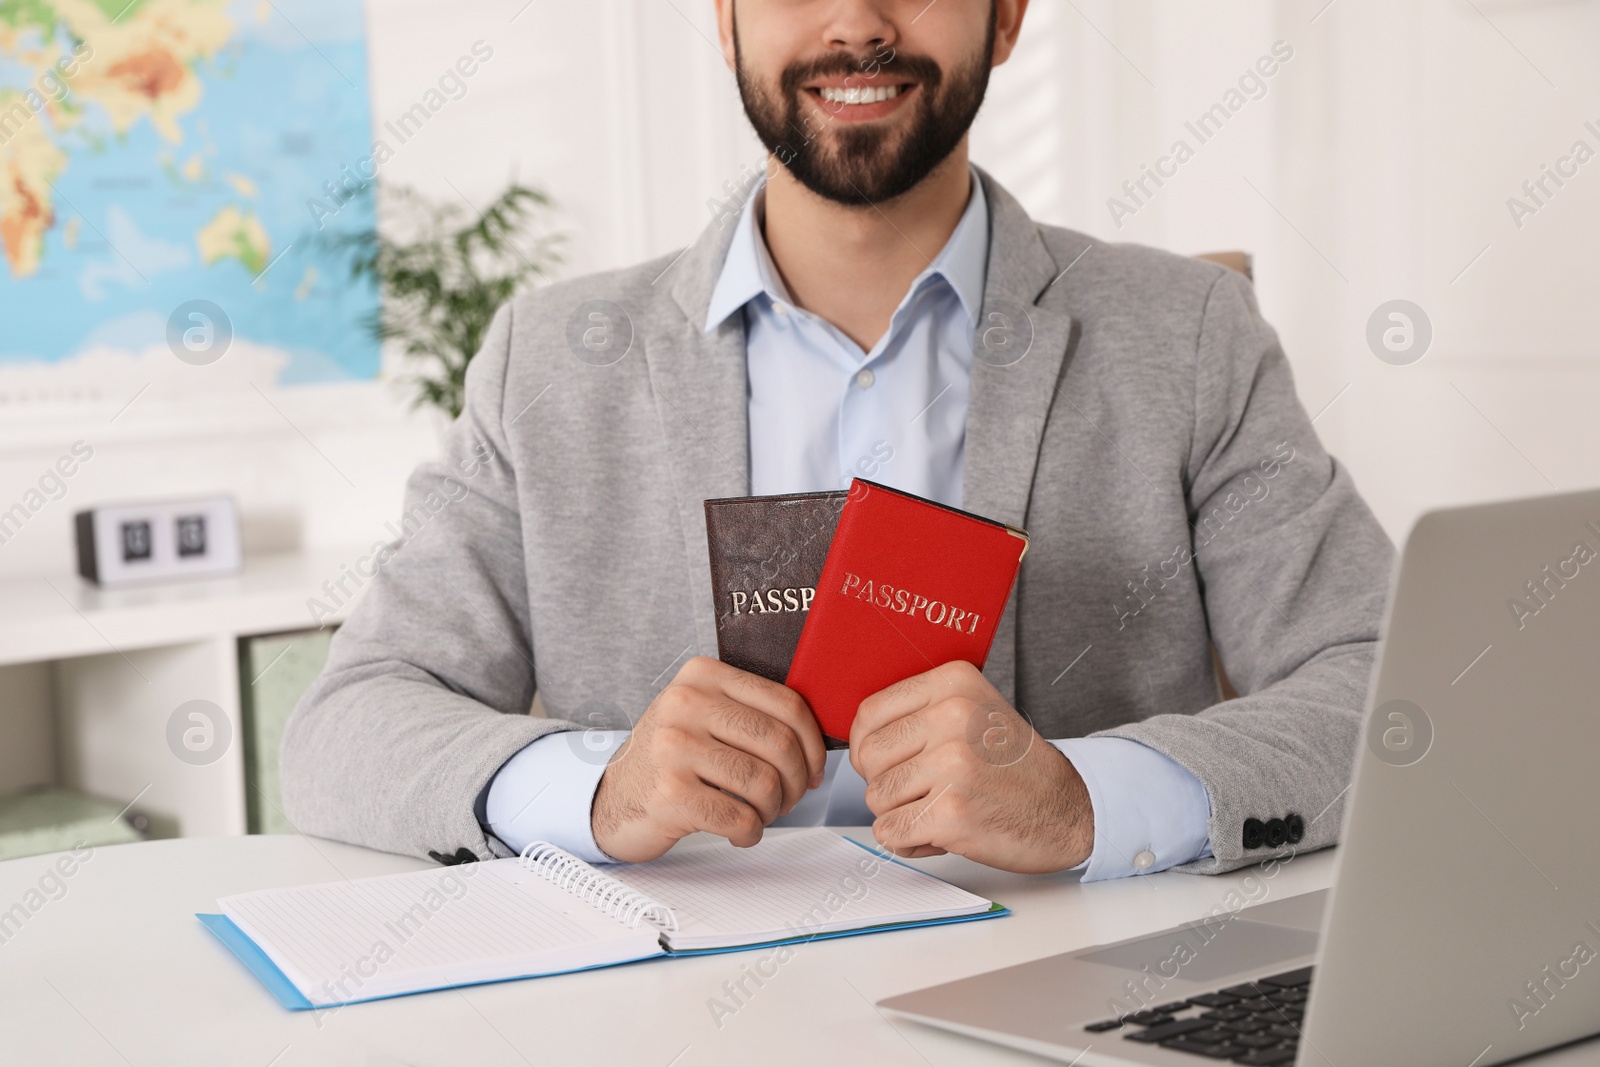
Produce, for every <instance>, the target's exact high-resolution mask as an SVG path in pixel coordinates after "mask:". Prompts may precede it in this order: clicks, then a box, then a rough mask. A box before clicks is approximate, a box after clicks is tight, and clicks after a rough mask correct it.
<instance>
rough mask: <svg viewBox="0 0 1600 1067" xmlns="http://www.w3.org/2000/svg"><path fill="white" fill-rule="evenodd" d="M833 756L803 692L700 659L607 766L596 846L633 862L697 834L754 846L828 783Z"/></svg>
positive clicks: (595, 812)
mask: <svg viewBox="0 0 1600 1067" xmlns="http://www.w3.org/2000/svg"><path fill="white" fill-rule="evenodd" d="M826 758H827V757H826V753H825V751H824V749H823V744H822V730H821V729H820V728H819V727H818V726H817V720H816V717H815V716H813V715H812V714H811V709H810V708H809V707H807V706H806V702H805V700H804V699H803V698H802V697H801V696H800V694H799V693H796V692H795V691H794V690H793V689H790V688H788V687H787V686H783V685H779V684H778V683H777V682H773V681H768V680H767V679H765V678H762V677H760V676H759V675H755V674H751V673H749V672H748V671H741V670H739V669H738V668H737V667H730V666H728V665H727V664H726V663H723V662H721V661H720V660H714V659H709V658H707V657H705V656H696V657H695V658H694V659H691V660H690V661H689V662H687V663H685V664H684V665H683V667H682V668H681V669H680V670H679V671H678V674H677V677H675V678H673V680H672V683H671V684H670V685H668V686H667V687H666V688H665V689H663V690H662V691H661V692H660V694H659V695H657V697H656V699H655V701H654V703H652V704H651V705H650V707H649V708H648V709H647V710H646V711H645V713H644V715H643V716H642V717H641V718H640V719H639V722H638V724H637V725H636V726H634V728H633V733H632V734H631V735H630V736H629V737H628V740H627V741H626V742H624V743H623V745H622V747H621V748H619V749H618V750H617V753H616V755H614V756H613V757H612V758H611V762H610V763H609V764H608V765H607V766H606V770H605V774H604V775H602V776H601V778H600V786H599V788H598V789H596V790H595V794H594V806H593V808H592V809H591V810H590V814H589V820H590V826H591V828H592V829H593V831H594V840H595V844H597V845H599V846H600V849H601V851H603V852H604V853H605V854H606V855H608V856H610V857H612V858H613V859H618V860H624V861H627V862H630V863H638V862H642V861H644V860H653V859H655V858H656V857H657V856H660V855H663V854H665V853H666V852H667V850H668V849H670V848H672V846H673V845H674V844H676V843H677V842H678V841H679V840H680V839H681V838H684V837H687V836H689V835H690V834H692V833H695V832H696V831H699V830H705V831H708V832H710V833H713V834H717V835H718V836H721V837H725V838H727V839H728V840H729V841H731V842H733V844H735V845H737V846H739V847H740V848H748V847H749V846H751V845H753V844H755V843H756V842H757V841H760V840H761V831H762V829H763V828H764V827H766V826H767V825H768V824H769V823H771V822H772V820H773V819H775V818H777V817H778V816H779V815H786V814H788V812H789V811H790V810H791V809H792V808H793V807H794V806H795V805H796V804H798V803H799V802H800V798H801V797H803V796H804V795H805V793H806V790H807V789H815V788H816V787H817V786H819V785H821V784H822V772H823V767H824V766H825V761H826ZM730 794H731V795H730Z"/></svg>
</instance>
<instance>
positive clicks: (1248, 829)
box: [1244, 819, 1267, 848]
mask: <svg viewBox="0 0 1600 1067" xmlns="http://www.w3.org/2000/svg"><path fill="white" fill-rule="evenodd" d="M1266 837H1267V828H1266V826H1265V825H1264V824H1263V823H1262V822H1261V820H1260V819H1246V820H1245V821H1244V847H1245V848H1260V847H1261V846H1262V844H1263V843H1264V842H1265V841H1266Z"/></svg>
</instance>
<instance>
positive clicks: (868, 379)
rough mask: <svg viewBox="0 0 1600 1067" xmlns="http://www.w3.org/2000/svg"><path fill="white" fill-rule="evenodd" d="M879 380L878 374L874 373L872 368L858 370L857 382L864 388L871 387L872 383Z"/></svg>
mask: <svg viewBox="0 0 1600 1067" xmlns="http://www.w3.org/2000/svg"><path fill="white" fill-rule="evenodd" d="M877 380H878V377H877V375H875V374H873V373H872V372H871V371H870V370H859V371H856V384H857V385H859V386H861V388H863V389H871V388H872V383H873V382H875V381H877Z"/></svg>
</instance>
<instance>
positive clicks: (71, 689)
mask: <svg viewBox="0 0 1600 1067" xmlns="http://www.w3.org/2000/svg"><path fill="white" fill-rule="evenodd" d="M369 551H370V550H369V549H367V548H350V549H341V550H332V551H321V552H296V553H285V554H279V555H264V556H255V557H248V558H247V559H246V560H245V565H244V568H243V569H242V570H241V571H240V572H239V573H238V574H235V575H230V576H227V577H223V578H208V579H201V580H194V581H184V582H169V583H162V584H153V585H148V586H139V587H129V588H124V589H110V590H107V589H100V588H98V587H96V586H94V585H92V584H90V583H89V582H86V581H84V580H83V579H81V578H79V577H78V576H77V575H75V574H55V575H50V576H48V577H45V576H40V577H32V578H22V579H12V580H8V581H4V582H0V790H6V789H15V788H21V787H24V786H30V785H59V786H64V787H66V788H70V789H75V790H78V791H80V792H82V793H85V794H87V795H89V796H95V797H102V798H104V799H106V800H110V801H113V802H115V803H116V804H117V805H118V806H121V805H122V804H133V805H135V806H136V808H137V810H139V811H142V812H144V813H145V814H148V815H150V816H151V817H152V820H153V821H154V820H155V819H157V818H159V819H160V820H162V822H163V824H164V825H166V826H175V827H176V830H177V832H178V833H179V834H181V835H182V836H185V837H187V836H195V835H215V834H242V833H244V832H245V829H246V797H245V769H244V760H243V748H244V745H243V734H242V729H243V723H242V721H241V706H242V704H241V686H242V685H243V686H248V685H250V684H253V679H248V678H246V679H241V678H240V677H239V644H238V642H239V639H240V638H241V637H249V636H253V635H257V634H271V633H284V632H293V631H303V630H314V629H316V628H317V626H318V624H319V622H323V623H337V622H342V621H343V620H344V618H345V617H346V616H347V615H348V614H349V610H350V608H351V607H352V606H353V604H354V602H355V601H356V600H357V599H359V596H360V592H361V590H360V589H357V588H356V587H355V585H354V582H353V581H350V580H349V579H347V580H346V586H347V588H349V589H350V590H351V591H352V593H353V594H354V595H353V596H350V597H348V598H345V599H346V602H345V603H344V604H342V605H340V606H339V607H338V608H337V609H334V610H333V611H332V612H331V614H326V613H325V614H323V615H321V616H315V615H314V614H313V612H312V611H311V610H310V609H309V608H308V607H307V602H308V600H310V599H311V598H313V597H315V598H317V599H318V600H320V601H321V602H322V603H323V604H324V605H326V606H328V607H329V608H332V607H333V600H334V599H335V598H332V597H330V596H329V595H328V593H327V592H326V591H325V590H324V588H323V585H324V583H327V582H331V581H335V580H337V579H338V578H339V577H340V576H341V574H344V573H346V568H353V567H354V565H355V563H356V561H357V560H360V559H362V558H363V557H365V556H367V555H368V554H369ZM192 700H205V701H209V702H211V703H212V704H214V705H215V706H216V708H217V709H218V710H219V711H221V713H222V714H223V715H224V716H226V717H227V719H228V720H229V724H230V725H231V731H230V734H231V739H230V741H229V744H228V747H227V748H226V749H224V750H222V751H220V752H219V753H218V755H217V758H216V759H215V760H214V761H212V762H209V763H204V764H201V765H194V764H192V763H190V762H187V761H185V760H182V759H179V758H178V756H177V754H176V753H175V751H174V750H173V749H172V748H171V746H170V744H169V741H168V736H167V726H168V722H169V720H170V719H171V717H172V716H173V715H174V714H175V713H176V709H178V708H179V706H180V705H182V704H185V703H187V702H188V701H192Z"/></svg>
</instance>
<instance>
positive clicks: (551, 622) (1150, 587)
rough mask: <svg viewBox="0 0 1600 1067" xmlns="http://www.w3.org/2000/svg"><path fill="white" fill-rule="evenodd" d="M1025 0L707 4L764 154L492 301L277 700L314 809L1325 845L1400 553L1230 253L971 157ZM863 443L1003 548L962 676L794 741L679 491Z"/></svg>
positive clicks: (1083, 861)
mask: <svg viewBox="0 0 1600 1067" xmlns="http://www.w3.org/2000/svg"><path fill="white" fill-rule="evenodd" d="M1027 6H1028V5H1027V0H939V2H937V3H928V2H927V0H717V11H718V16H719V20H720V29H721V39H722V45H723V49H724V52H725V54H726V57H727V61H728V63H729V66H730V67H731V68H732V69H733V70H734V72H735V74H736V76H737V80H738V86H739V91H740V93H741V95H742V97H743V100H744V105H745V111H746V114H747V115H748V116H749V119H750V122H751V124H752V125H753V126H754V128H755V130H756V132H757V133H758V134H759V135H760V137H761V140H762V141H763V143H764V144H765V146H766V148H767V150H768V153H769V159H768V167H767V179H766V180H765V181H762V182H759V183H757V184H756V186H755V188H753V189H752V190H751V191H750V195H749V197H748V199H747V200H746V201H745V202H744V203H743V204H742V205H739V208H738V210H737V211H735V212H731V213H730V214H729V217H728V218H726V219H724V220H720V221H718V222H713V224H712V225H710V226H709V227H708V228H707V229H706V231H705V232H704V233H703V234H702V235H701V237H700V238H699V240H698V241H696V242H695V244H694V245H692V246H691V247H690V248H688V249H687V250H685V251H684V252H682V253H677V254H673V255H668V256H665V257H663V258H661V259H659V260H656V261H653V262H650V263H645V264H642V265H640V266H637V267H632V268H629V269H626V270H620V271H615V272H611V273H607V274H600V275H595V276H592V277H585V278H578V279H574V280H570V281H565V282H562V283H560V284H555V285H550V286H547V287H545V288H543V289H540V290H537V291H535V292H531V293H527V294H524V295H522V296H519V297H517V298H516V299H514V300H513V301H511V302H510V303H509V304H508V305H507V306H506V307H505V308H503V309H502V310H501V312H500V313H499V315H498V317H497V318H496V320H495V323H494V326H493V329H492V330H491V331H490V334H489V338H488V340H487V342H486V343H485V345H484V347H483V350H482V352H481V353H480V354H479V355H478V356H477V357H476V358H475V359H474V360H473V362H472V364H471V370H470V373H469V375H468V379H467V395H466V408H465V411H464V412H463V414H462V415H461V417H460V418H459V419H458V420H457V421H456V423H455V425H454V426H453V427H452V429H451V430H450V433H449V437H448V440H447V442H446V445H445V449H444V455H443V457H442V458H441V459H440V460H439V461H438V462H434V463H428V464H424V465H423V466H422V467H420V468H419V469H418V470H417V471H416V473H415V474H414V475H413V476H412V478H411V480H410V482H409V485H408V494H407V507H408V510H410V511H416V510H418V509H422V510H425V511H427V512H428V513H429V514H432V515H434V517H433V518H432V519H431V520H430V521H429V522H428V523H427V525H426V526H425V527H423V528H422V529H421V530H420V531H419V533H418V534H417V535H416V536H415V537H413V538H412V539H411V540H410V541H409V542H408V543H406V544H405V545H404V546H403V547H402V548H400V549H399V550H398V551H397V552H395V554H394V556H393V558H392V559H388V560H387V562H386V564H385V566H384V567H383V569H382V571H381V573H379V574H378V575H377V577H376V578H375V580H374V581H373V582H372V583H371V586H370V589H369V591H368V592H367V594H366V597H365V599H364V600H363V601H362V603H361V604H360V605H359V607H358V608H357V609H356V611H355V612H354V614H353V616H352V617H351V619H350V621H349V622H348V623H347V624H346V625H345V626H344V627H343V628H342V629H341V630H340V632H339V634H338V636H337V637H336V639H335V640H334V643H333V650H332V654H331V658H330V661H329V663H328V665H327V668H326V670H325V672H324V674H323V675H322V677H321V678H320V679H319V680H318V682H317V683H316V684H315V685H314V686H313V688H312V689H311V690H310V691H309V692H308V693H307V694H306V695H305V697H304V699H303V700H302V702H301V704H300V706H299V707H298V708H297V710H296V713H295V715H294V717H293V719H292V720H291V722H290V723H289V726H288V728H287V731H286V734H285V737H284V742H283V750H282V785H283V796H284V805H285V808H286V810H287V814H288V815H289V817H290V818H291V820H292V821H293V822H294V823H295V824H296V826H297V827H298V828H299V829H300V830H301V831H303V832H306V833H311V834H318V835H324V836H329V837H335V838H340V839H343V840H347V841H352V842H356V843H360V844H364V845H369V846H372V847H375V848H380V849H387V850H390V851H395V852H404V853H412V854H416V855H429V856H432V857H434V858H435V859H439V860H442V861H446V862H460V861H464V860H470V859H481V858H489V857H493V856H504V855H508V854H511V853H514V852H516V851H518V850H520V849H522V848H523V847H525V846H526V845H527V844H528V843H530V842H532V841H536V840H543V841H550V842H553V843H555V844H557V845H559V846H561V847H563V848H566V849H567V850H569V851H571V852H573V853H574V854H576V855H578V856H580V857H583V858H585V859H589V860H594V861H604V860H620V861H642V860H648V859H652V858H654V857H656V856H660V855H662V854H663V853H665V852H667V851H668V850H669V849H671V848H672V846H673V844H674V843H675V842H677V841H678V840H680V839H681V838H683V837H685V836H687V835H689V834H691V833H694V832H696V831H707V832H710V833H713V834H718V835H721V836H722V837H725V838H726V839H728V840H729V841H731V842H733V843H734V844H735V845H741V846H748V845H752V844H754V843H755V842H757V841H758V840H759V839H760V838H761V835H762V832H763V830H764V828H765V827H768V826H780V825H818V824H830V825H863V824H867V823H870V824H871V825H872V828H873V832H874V834H875V835H876V837H877V839H878V841H879V842H880V843H882V844H883V845H885V846H886V847H888V848H891V849H893V850H894V851H895V852H896V853H897V854H899V855H903V856H913V857H914V856H928V855H935V854H938V853H940V852H946V851H948V852H954V853H959V854H961V855H964V856H967V857H969V858H971V859H973V860H975V861H978V862H981V863H985V864H989V865H991V866H994V867H999V868H1004V869H1006V870H1011V871H1020V872H1050V871H1062V870H1068V869H1072V868H1082V869H1083V874H1082V877H1083V878H1085V879H1095V878H1109V877H1117V876H1122V875H1132V874H1143V873H1149V872H1153V871H1159V870H1162V869H1165V868H1168V867H1174V866H1180V867H1182V869H1184V870H1189V871H1195V872H1203V873H1210V872H1218V871H1224V870H1229V869H1232V868H1235V867H1238V866H1241V865H1243V864H1246V863H1250V862H1252V861H1256V860H1260V859H1264V858H1266V857H1267V856H1269V855H1272V854H1275V853H1277V852H1278V851H1279V850H1281V849H1283V848H1286V847H1291V846H1292V847H1295V848H1298V849H1301V850H1304V849H1309V848H1317V847H1321V846H1325V845H1328V844H1331V843H1332V842H1333V841H1334V840H1335V837H1336V835H1337V831H1338V826H1339V822H1340V815H1341V812H1342V808H1341V800H1342V798H1343V796H1344V791H1345V788H1346V786H1347V785H1348V782H1349V775H1350V767H1351V762H1352V758H1353V754H1354V751H1355V745H1356V739H1357V736H1358V732H1359V724H1360V720H1361V716H1362V712H1363V706H1364V702H1365V697H1366V690H1367V683H1368V674H1369V672H1370V669H1371V664H1372V660H1373V655H1374V651H1375V642H1376V640H1377V636H1378V629H1379V621H1380V615H1381V612H1382V608H1383V603H1384V596H1385V588H1386V583H1387V579H1388V572H1389V568H1390V562H1391V557H1392V547H1391V545H1390V543H1389V541H1388V540H1387V538H1386V537H1385V536H1384V534H1383V532H1382V530H1381V529H1380V528H1379V526H1378V524H1377V522H1376V521H1375V520H1374V518H1373V516H1372V514H1371V512H1370V511H1369V510H1368V508H1367V507H1366V506H1365V504H1364V503H1363V502H1362V500H1361V499H1360V497H1359V496H1358V495H1357V493H1356V490H1355V488H1354V486H1353V484H1352V482H1351V480H1350V476H1349V474H1348V472H1347V471H1346V470H1345V468H1343V467H1341V466H1340V465H1338V464H1337V463H1336V462H1335V461H1334V460H1332V459H1331V458H1330V457H1329V456H1328V455H1327V454H1326V453H1325V452H1324V451H1323V449H1322V447H1321V445H1320V444H1319V443H1318V440H1317V437H1316V435H1315V433H1314V431H1313V430H1312V427H1311V424H1310V421H1309V420H1308V419H1307V417H1306V414H1305V411H1304V410H1303V408H1302V407H1301V405H1300V403H1299V401H1298V399H1297V398H1296V396H1295V392H1294V386H1293V382H1292V380H1291V376H1290V371H1289V366H1288V364H1287V362H1286V360H1285V358H1284V355H1283V352H1282V350H1281V348H1280V347H1279V344H1278V341H1277V339H1276V337H1275V335H1274V333H1273V331H1272V330H1271V329H1270V327H1268V326H1267V324H1266V323H1265V322H1264V321H1263V320H1262V318H1261V316H1260V314H1259V312H1258V310H1257V307H1256V302H1255V299H1254V296H1253V293H1252V291H1251V288H1250V286H1249V284H1248V283H1247V282H1246V281H1245V280H1244V279H1243V278H1242V277H1241V276H1239V275H1237V274H1234V273H1231V272H1229V271H1227V270H1225V269H1223V268H1221V267H1218V266H1215V265H1213V264H1209V263H1203V262H1199V261H1195V260H1189V259H1185V258H1181V257H1178V256H1174V255H1169V254H1166V253H1163V252H1158V251H1154V250H1151V249H1146V248H1139V247H1135V246H1127V245H1113V244H1105V243H1101V242H1098V241H1095V240H1093V239H1091V238H1089V237H1086V236H1084V235H1083V234H1079V233H1074V232H1072V231H1070V230H1064V229H1059V228H1056V227H1050V226H1042V225H1039V224H1037V223H1035V222H1034V221H1033V220H1031V219H1030V218H1029V217H1028V215H1027V214H1026V212H1024V210H1023V209H1022V207H1021V206H1020V205H1019V204H1018V203H1017V202H1016V200H1014V199H1013V198H1012V197H1011V196H1010V195H1009V194H1008V193H1007V192H1006V191H1005V190H1004V189H1003V188H1001V187H1000V186H999V184H997V183H996V182H995V181H994V179H993V178H991V177H990V176H989V175H987V174H986V173H984V172H983V171H982V170H980V169H978V168H977V167H975V166H974V165H972V163H971V162H970V161H969V159H968V130H969V127H970V126H971V123H972V121H973V119H974V117H975V116H976V114H977V112H978V109H979V107H980V106H981V104H982V102H983V98H984V93H985V89H986V87H987V84H988V77H989V72H990V70H991V69H992V68H993V67H994V66H996V65H998V64H1000V63H1004V62H1005V61H1006V59H1007V58H1008V57H1009V56H1010V55H1011V52H1012V50H1013V48H1014V47H1015V45H1016V42H1017V40H1018V36H1019V34H1020V33H1021V30H1022V23H1023V16H1024V14H1025V12H1026V9H1027ZM1067 162H1069V163H1070V161H1067ZM535 404H537V406H535ZM855 475H861V476H866V477H871V478H873V479H874V480H876V481H878V482H881V483H884V484H887V485H890V486H893V487H895V488H897V489H901V490H905V491H907V492H911V493H916V494H918V495H921V496H923V497H927V498H930V499H932V500H935V501H938V502H940V503H943V504H947V505H949V506H952V507H959V508H963V509H965V510H968V511H971V512H976V513H978V514H981V515H984V516H986V517H989V518H992V519H996V520H1000V521H1003V522H1006V523H1010V524H1012V525H1015V526H1019V527H1024V528H1026V529H1027V530H1028V532H1029V534H1030V535H1031V548H1030V550H1029V552H1028V554H1027V557H1026V559H1025V560H1024V562H1023V564H1022V569H1021V572H1020V575H1019V578H1018V582H1017V585H1016V588H1015V591H1014V593H1013V595H1012V599H1011V602H1010V603H1009V605H1008V607H1007V610H1006V613H1005V615H1004V616H1003V618H1002V619H1001V621H1000V624H999V630H998V632H997V635H996V639H995V644H994V647H993V650H992V652H991V654H990V657H989V660H988V662H987V665H986V667H985V669H984V670H983V671H982V672H980V671H979V670H978V669H977V668H975V667H973V666H972V665H971V664H968V663H964V662H953V663H947V664H939V665H936V666H934V667H933V668H932V669H930V670H928V671H927V672H926V673H923V674H920V675H916V676H914V677H911V678H907V679H905V680H903V681H902V682H900V683H898V684H896V685H893V686H891V687H889V688H888V689H886V690H884V691H883V692H881V693H878V694H876V695H874V696H872V697H869V698H868V699H867V700H866V701H864V702H863V703H862V704H861V706H860V709H859V713H858V715H857V718H856V721H855V725H854V728H853V730H852V733H851V736H850V739H849V740H850V747H849V749H848V750H847V751H826V750H825V748H824V744H823V739H822V736H821V734H820V732H819V730H818V727H817V724H816V721H815V719H814V718H813V717H812V715H811V712H810V709H809V708H808V707H807V706H806V704H805V702H804V700H803V699H802V698H801V697H800V696H799V695H798V694H797V693H795V692H794V691H793V690H790V689H788V688H786V687H785V686H783V685H780V684H778V683H776V682H772V681H768V680H766V679H763V678H760V677H757V676H755V675H752V674H748V673H745V672H743V671H740V670H737V669H735V668H733V667H731V666H728V665H726V664H723V663H720V662H718V661H717V660H715V659H712V658H710V656H711V655H712V654H713V653H714V652H715V649H716V619H715V613H714V605H713V602H712V596H711V591H710V576H709V572H708V567H707V543H706V527H705V521H704V515H703V510H702V502H703V501H704V500H706V499H708V498H713V497H729V496H747V495H766V494H778V493H792V492H802V491H814V490H828V489H836V488H840V487H843V486H845V485H846V484H848V482H849V480H850V478H851V477H852V476H855ZM462 485H465V486H466V488H467V492H466V493H465V495H463V494H462V493H461V492H460V491H459V489H460V486H462ZM441 501H447V503H440V502H441ZM1219 659H1220V662H1221V664H1223V665H1224V666H1225V669H1226V673H1227V675H1228V676H1229V677H1230V679H1231V681H1232V683H1233V684H1234V685H1235V686H1236V687H1237V689H1238V692H1239V693H1240V694H1242V695H1239V696H1237V697H1232V698H1231V699H1224V698H1223V695H1222V691H1221V688H1220V685H1219V678H1218V673H1217V669H1216V664H1217V662H1218V660H1219ZM536 693H537V694H538V695H539V696H540V697H541V698H542V704H543V706H544V708H545V709H547V711H548V717H533V716H530V715H529V714H528V712H529V709H530V705H531V704H532V702H533V700H534V697H535V694H536ZM997 737H998V738H1000V739H1002V740H1003V741H1004V744H1005V746H1006V747H1005V752H1006V753H1007V756H1006V758H1003V759H996V758H995V756H994V749H993V748H992V747H991V745H990V741H992V740H993V739H995V738H997ZM974 739H982V740H981V741H975V740H974Z"/></svg>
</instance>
